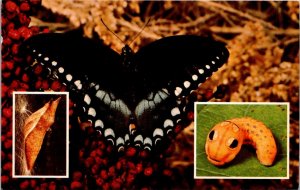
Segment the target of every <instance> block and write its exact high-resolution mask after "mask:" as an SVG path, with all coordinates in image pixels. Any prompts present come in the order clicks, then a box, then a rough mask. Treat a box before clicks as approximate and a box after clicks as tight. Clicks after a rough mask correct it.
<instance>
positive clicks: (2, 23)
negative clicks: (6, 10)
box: [1, 16, 8, 28]
mask: <svg viewBox="0 0 300 190" xmlns="http://www.w3.org/2000/svg"><path fill="white" fill-rule="evenodd" d="M7 23H8V20H7V19H6V18H5V17H4V16H1V27H2V28H3V27H4V26H6V24H7Z"/></svg>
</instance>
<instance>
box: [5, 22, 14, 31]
mask: <svg viewBox="0 0 300 190" xmlns="http://www.w3.org/2000/svg"><path fill="white" fill-rule="evenodd" d="M14 28H15V23H13V22H9V23H8V24H7V26H6V31H10V30H13V29H14Z"/></svg>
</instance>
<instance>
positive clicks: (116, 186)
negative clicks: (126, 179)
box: [111, 180, 121, 189]
mask: <svg viewBox="0 0 300 190" xmlns="http://www.w3.org/2000/svg"><path fill="white" fill-rule="evenodd" d="M111 188H112V189H121V183H120V182H118V181H116V180H113V181H112V182H111Z"/></svg>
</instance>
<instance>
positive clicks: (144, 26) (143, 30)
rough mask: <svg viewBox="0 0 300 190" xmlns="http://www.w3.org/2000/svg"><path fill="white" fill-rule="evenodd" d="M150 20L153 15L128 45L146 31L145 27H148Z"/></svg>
mask: <svg viewBox="0 0 300 190" xmlns="http://www.w3.org/2000/svg"><path fill="white" fill-rule="evenodd" d="M150 20H151V17H150V18H149V19H148V21H147V22H146V24H145V25H144V26H143V28H142V29H141V31H140V32H139V33H138V34H137V35H135V37H134V38H133V39H132V40H131V41H130V43H129V44H128V46H130V45H131V44H132V43H133V42H134V40H135V39H136V38H137V37H139V35H140V34H141V33H142V32H143V31H144V29H145V28H146V26H147V25H148V24H149V22H150Z"/></svg>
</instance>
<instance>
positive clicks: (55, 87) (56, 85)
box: [51, 80, 61, 91]
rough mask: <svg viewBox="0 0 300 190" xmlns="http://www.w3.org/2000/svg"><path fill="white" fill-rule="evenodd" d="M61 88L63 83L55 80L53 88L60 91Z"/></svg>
mask: <svg viewBox="0 0 300 190" xmlns="http://www.w3.org/2000/svg"><path fill="white" fill-rule="evenodd" d="M60 88H61V83H60V82H59V81H58V80H55V81H53V82H52V84H51V89H52V90H54V91H59V89H60Z"/></svg>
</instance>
